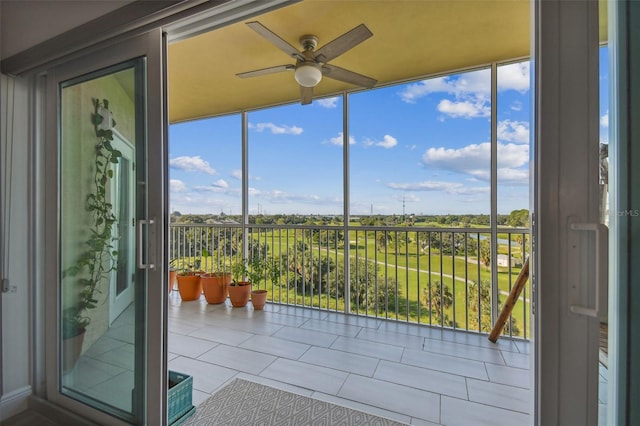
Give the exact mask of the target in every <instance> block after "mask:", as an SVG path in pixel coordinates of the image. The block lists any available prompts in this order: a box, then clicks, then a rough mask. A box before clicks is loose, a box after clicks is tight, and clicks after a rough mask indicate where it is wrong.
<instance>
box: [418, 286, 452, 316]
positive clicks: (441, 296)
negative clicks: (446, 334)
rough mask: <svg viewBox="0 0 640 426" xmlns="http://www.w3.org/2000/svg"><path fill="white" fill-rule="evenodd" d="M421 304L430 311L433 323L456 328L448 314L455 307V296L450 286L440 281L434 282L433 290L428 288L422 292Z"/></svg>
mask: <svg viewBox="0 0 640 426" xmlns="http://www.w3.org/2000/svg"><path fill="white" fill-rule="evenodd" d="M420 302H421V303H422V304H423V305H424V306H426V307H427V309H429V310H430V313H431V319H432V322H433V323H436V324H443V325H447V326H449V327H453V326H454V324H453V321H451V319H449V315H448V314H447V311H448V310H449V309H450V308H451V306H452V305H453V294H452V293H451V290H449V286H447V285H442V284H441V283H440V281H439V280H436V281H433V283H432V285H431V288H429V286H427V287H425V288H424V289H423V290H422V296H420Z"/></svg>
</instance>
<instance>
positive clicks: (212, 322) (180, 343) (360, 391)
mask: <svg viewBox="0 0 640 426" xmlns="http://www.w3.org/2000/svg"><path fill="white" fill-rule="evenodd" d="M227 303H228V302H227ZM168 344H169V369H171V370H175V371H179V372H182V373H187V374H190V375H192V376H193V387H194V392H193V398H194V404H195V405H197V404H199V403H201V402H202V401H204V400H205V399H206V398H207V397H209V395H210V394H212V393H213V392H215V391H216V390H218V389H219V388H221V387H222V386H224V385H225V384H226V383H227V382H229V381H230V380H232V379H233V378H235V377H239V378H243V379H247V380H252V381H255V382H259V383H263V384H267V385H270V386H273V387H277V388H280V389H284V390H288V391H291V392H295V393H299V394H302V395H306V396H310V397H313V398H318V399H323V400H327V401H331V402H334V403H336V404H341V405H345V406H349V407H352V408H355V409H359V410H362V411H366V412H369V413H372V414H376V415H380V416H384V417H388V418H392V419H394V420H397V421H400V422H404V423H407V424H415V425H431V424H443V425H464V426H470V425H473V426H476V425H477V426H481V425H491V426H499V425H510V426H513V425H518V426H520V425H528V424H529V423H530V416H529V414H528V413H529V411H530V406H531V405H532V403H531V399H532V395H531V392H530V390H529V389H530V385H529V383H530V379H529V346H530V345H529V343H528V342H523V341H511V340H509V339H505V338H501V339H499V340H498V343H497V344H493V343H491V342H489V341H488V340H487V338H486V336H481V335H476V334H471V333H464V332H453V331H448V330H447V331H442V330H440V329H435V328H429V327H424V326H417V325H413V324H406V323H400V324H398V323H395V322H392V321H385V320H378V319H372V318H363V317H356V316H349V315H344V314H340V313H329V312H322V311H318V310H313V309H306V308H296V307H288V306H281V305H274V304H271V303H267V305H266V306H265V310H264V311H254V310H253V308H252V307H251V305H250V304H249V305H248V306H247V307H246V308H232V307H231V306H230V304H229V305H225V304H220V305H208V304H207V303H206V302H205V301H204V298H202V299H201V300H200V301H194V302H184V303H182V302H181V300H180V296H179V294H178V292H177V291H174V292H172V294H171V296H170V301H169V342H168Z"/></svg>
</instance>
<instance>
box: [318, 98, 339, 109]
mask: <svg viewBox="0 0 640 426" xmlns="http://www.w3.org/2000/svg"><path fill="white" fill-rule="evenodd" d="M314 102H315V103H317V104H318V105H320V106H321V107H322V108H335V107H337V106H338V98H337V97H333V98H324V99H317V100H316V101H314Z"/></svg>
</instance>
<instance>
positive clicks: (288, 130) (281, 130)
mask: <svg viewBox="0 0 640 426" xmlns="http://www.w3.org/2000/svg"><path fill="white" fill-rule="evenodd" d="M249 128H250V129H255V130H256V131H257V132H262V131H264V130H270V131H271V133H272V134H274V135H300V134H302V132H303V131H304V130H303V129H302V127H298V126H287V125H281V126H278V125H276V124H273V123H258V124H249Z"/></svg>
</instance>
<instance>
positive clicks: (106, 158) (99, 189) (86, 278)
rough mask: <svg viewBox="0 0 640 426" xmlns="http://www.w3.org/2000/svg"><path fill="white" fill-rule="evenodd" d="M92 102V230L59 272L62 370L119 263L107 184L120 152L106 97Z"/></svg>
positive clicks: (88, 207)
mask: <svg viewBox="0 0 640 426" xmlns="http://www.w3.org/2000/svg"><path fill="white" fill-rule="evenodd" d="M93 106H94V112H93V114H92V115H91V121H92V124H93V127H94V131H95V135H96V138H97V142H96V147H95V161H94V163H93V165H94V166H95V170H94V173H93V178H92V190H91V191H90V192H89V193H88V194H87V196H86V199H85V211H86V212H87V217H88V218H89V221H90V223H89V229H90V230H91V232H90V235H89V237H88V238H87V240H86V241H85V243H84V245H83V248H84V251H82V252H81V253H80V255H79V257H78V259H77V261H76V262H75V263H74V265H73V266H71V267H69V268H68V269H66V270H65V271H63V273H62V278H63V279H64V280H65V284H64V297H65V303H64V308H63V309H62V339H63V360H62V362H63V372H65V373H66V372H68V371H69V370H71V369H72V368H73V367H74V366H75V363H76V362H77V360H78V358H79V356H80V353H81V350H82V344H83V342H84V334H85V332H86V330H87V327H88V326H89V324H90V323H91V317H90V316H89V315H88V311H89V310H91V309H94V308H96V307H97V304H98V300H97V293H100V288H99V287H100V284H101V283H104V282H106V281H107V280H108V279H109V276H110V274H111V272H112V271H115V270H116V269H117V264H118V251H117V250H116V249H115V248H114V244H113V242H114V237H113V234H112V228H113V225H114V224H115V223H116V216H115V214H114V212H113V205H112V204H111V202H110V200H109V197H108V190H107V188H108V186H109V185H110V184H109V180H110V179H112V178H113V175H114V172H113V166H114V165H115V164H118V161H119V159H120V158H121V157H122V153H121V152H120V151H118V150H117V149H114V148H113V147H112V145H111V141H113V132H112V130H111V129H112V128H113V127H115V125H116V122H115V120H113V118H111V114H110V113H109V101H108V100H107V99H103V100H102V101H99V100H98V99H94V100H93ZM105 117H106V118H107V119H110V120H111V122H110V123H109V125H106V126H105V125H104V124H103V121H104V120H105Z"/></svg>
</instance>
